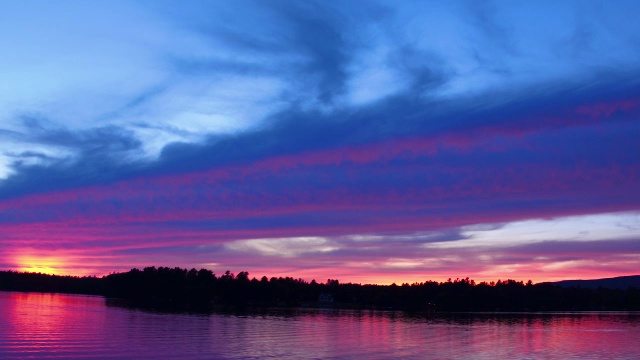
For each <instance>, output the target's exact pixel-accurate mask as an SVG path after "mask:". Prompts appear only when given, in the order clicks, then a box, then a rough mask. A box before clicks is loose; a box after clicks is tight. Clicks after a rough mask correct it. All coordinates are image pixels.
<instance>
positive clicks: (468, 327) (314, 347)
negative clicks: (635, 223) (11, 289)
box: [0, 292, 640, 360]
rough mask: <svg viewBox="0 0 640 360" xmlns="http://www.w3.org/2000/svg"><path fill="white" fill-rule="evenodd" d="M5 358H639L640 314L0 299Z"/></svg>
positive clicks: (0, 355) (0, 346) (34, 296)
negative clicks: (214, 309) (209, 307)
mask: <svg viewBox="0 0 640 360" xmlns="http://www.w3.org/2000/svg"><path fill="white" fill-rule="evenodd" d="M0 320H2V321H0V359H3V360H5V359H24V358H47V359H50V358H58V359H81V358H82V359H86V358H90V359H94V358H116V359H128V358H163V359H166V358H173V359H186V358H189V359H195V358H200V359H263V358H277V359H318V358H321V359H355V358H373V359H391V358H404V359H424V358H436V359H443V358H444V359H450V358H473V359H492V360H494V359H503V358H508V359H522V358H554V359H555V358H561V359H568V358H574V359H578V358H618V359H632V358H636V357H637V355H638V354H640V342H638V341H637V339H639V338H640V313H555V314H540V313H538V314H531V313H521V314H439V315H437V316H435V317H434V316H424V315H416V314H413V315H412V314H406V313H402V312H394V311H368V310H366V311H351V310H331V309H316V310H313V309H295V310H273V309H272V310H265V311H261V312H243V313H221V314H218V313H213V314H174V313H157V312H152V311H149V310H148V309H147V310H143V309H139V308H129V307H125V306H124V303H122V302H121V301H116V300H111V299H109V300H107V301H105V299H103V298H100V297H88V296H77V295H63V294H39V293H31V294H24V293H7V292H0Z"/></svg>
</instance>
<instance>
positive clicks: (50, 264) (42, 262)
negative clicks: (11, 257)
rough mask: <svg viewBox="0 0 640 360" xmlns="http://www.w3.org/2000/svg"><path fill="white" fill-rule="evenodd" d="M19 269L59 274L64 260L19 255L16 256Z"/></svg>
mask: <svg viewBox="0 0 640 360" xmlns="http://www.w3.org/2000/svg"><path fill="white" fill-rule="evenodd" d="M16 263H17V264H18V266H19V268H18V270H19V271H24V272H34V273H43V274H50V275H60V272H61V268H62V266H63V264H64V262H63V261H62V260H61V259H60V258H56V257H46V256H34V255H21V256H18V257H17V258H16Z"/></svg>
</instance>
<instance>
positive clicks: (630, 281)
mask: <svg viewBox="0 0 640 360" xmlns="http://www.w3.org/2000/svg"><path fill="white" fill-rule="evenodd" d="M550 284H553V285H560V286H562V287H564V288H569V287H578V286H579V287H581V288H584V289H597V288H599V287H602V288H606V289H620V290H626V289H628V288H630V287H632V286H633V287H635V288H640V275H631V276H619V277H613V278H605V279H593V280H563V281H556V282H552V283H550Z"/></svg>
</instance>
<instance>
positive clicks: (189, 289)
mask: <svg viewBox="0 0 640 360" xmlns="http://www.w3.org/2000/svg"><path fill="white" fill-rule="evenodd" d="M0 290H6V291H40V292H62V293H78V294H92V295H102V296H107V297H111V298H122V299H127V300H130V301H131V303H132V304H136V306H138V304H139V306H161V307H164V308H167V307H169V308H172V309H171V310H181V309H186V310H194V309H196V310H198V311H202V310H204V311H207V310H211V309H215V308H221V307H222V308H246V307H333V308H354V309H397V310H411V311H429V312H432V311H438V312H446V311H599V310H634V311H637V310H640V287H630V288H627V289H626V290H622V289H607V288H596V289H591V288H584V287H580V288H578V287H568V288H567V287H563V286H560V285H557V284H549V283H546V284H536V285H534V284H532V283H531V282H528V283H526V284H525V283H524V282H522V281H515V280H505V281H500V280H498V281H496V282H491V283H486V282H481V283H476V282H475V281H473V280H470V279H469V278H466V279H455V280H449V281H445V282H435V281H427V282H423V283H413V284H402V285H396V284H392V285H361V284H352V283H346V284H345V283H340V282H339V281H338V280H333V279H329V280H327V281H326V282H323V283H318V282H316V281H311V282H307V281H305V280H302V279H294V278H291V277H284V278H283V277H278V278H276V277H272V278H267V277H266V276H263V277H262V278H260V279H256V278H255V277H254V278H251V277H250V276H249V273H248V272H245V271H241V272H239V273H238V274H233V273H231V272H229V271H227V272H226V273H224V274H222V275H216V274H214V273H213V272H211V271H210V270H206V269H201V270H196V269H191V270H187V269H181V268H168V267H159V268H156V267H147V268H144V269H143V270H139V269H132V270H130V271H128V272H126V273H114V274H110V275H107V276H104V277H102V278H97V277H73V276H55V275H45V274H34V273H21V272H13V271H4V272H0Z"/></svg>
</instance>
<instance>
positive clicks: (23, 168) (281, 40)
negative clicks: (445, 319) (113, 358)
mask: <svg viewBox="0 0 640 360" xmlns="http://www.w3.org/2000/svg"><path fill="white" fill-rule="evenodd" d="M68 6H69V7H65V6H60V5H56V6H55V7H54V6H53V5H48V4H42V3H39V2H36V3H35V4H29V3H28V2H20V3H9V4H7V9H6V10H7V11H4V15H3V16H4V19H3V18H0V44H1V45H0V47H2V49H1V51H2V53H3V54H11V56H8V57H7V58H3V59H0V72H1V73H2V74H1V75H2V76H3V79H6V81H5V86H3V87H2V88H0V104H2V106H1V107H0V269H14V270H29V271H43V272H50V273H58V274H76V275H84V274H94V275H104V274H107V273H109V272H112V271H126V270H128V269H130V268H132V267H144V266H151V265H156V266H181V267H188V268H191V267H195V268H202V267H204V268H209V269H212V270H214V272H216V273H222V272H224V271H225V270H227V269H229V270H231V271H233V272H239V271H243V270H244V271H249V273H250V275H251V276H262V275H267V276H293V277H302V278H305V279H308V280H311V279H317V280H319V281H324V280H325V279H327V278H338V279H340V280H341V281H353V282H363V283H391V282H398V283H400V282H413V281H425V280H430V279H431V280H444V279H446V278H448V277H452V278H455V277H467V276H469V277H471V278H474V279H476V280H497V279H506V278H514V279H517V280H525V281H526V280H528V279H532V280H534V281H536V282H537V281H545V280H556V279H565V278H596V277H607V276H616V275H630V274H636V273H638V270H637V269H638V268H640V141H638V138H639V137H640V80H638V79H640V76H639V75H640V66H638V62H637V59H638V58H640V45H639V44H640V27H638V26H637V25H635V20H634V17H633V14H637V13H638V12H639V11H640V8H639V7H640V6H639V5H638V4H637V3H636V2H616V3H615V4H612V3H608V2H582V1H578V2H562V3H556V2H540V3H535V4H526V3H513V2H493V3H491V2H481V3H478V2H473V1H470V2H447V3H431V2H429V3H423V2H417V3H412V2H402V3H397V4H396V3H376V2H371V1H367V2H358V1H356V2H349V3H343V2H325V1H323V2H318V3H315V2H302V3H301V2H294V1H273V2H244V1H241V2H232V3H225V2H202V3H200V2H193V3H190V4H187V5H183V6H182V7H180V8H176V7H175V4H172V3H169V2H161V1H159V2H154V3H148V2H118V1H116V2H104V3H93V4H90V5H88V4H86V3H83V2H78V3H76V2H69V4H68Z"/></svg>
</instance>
